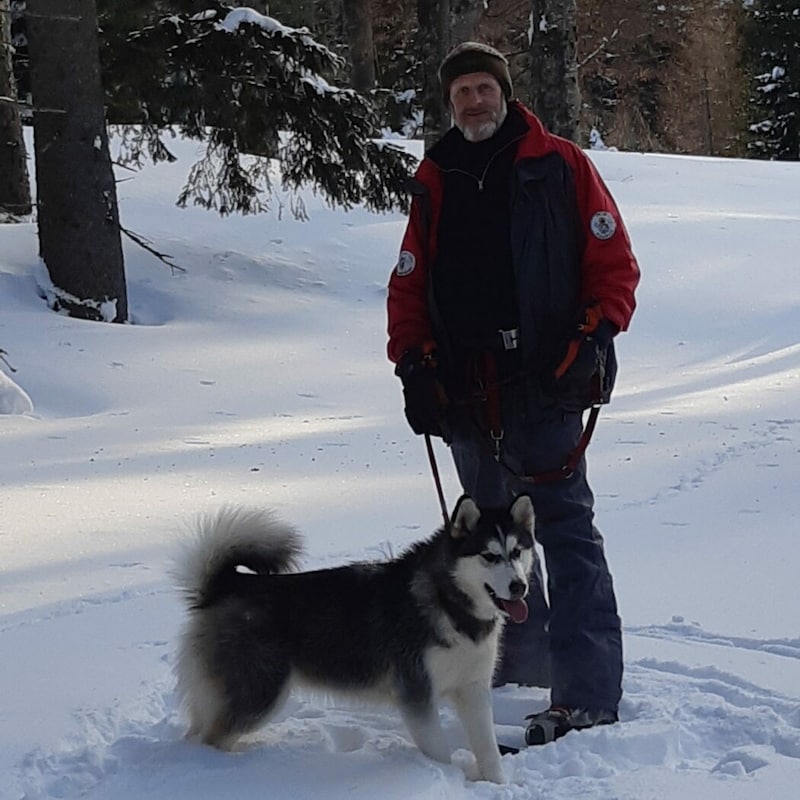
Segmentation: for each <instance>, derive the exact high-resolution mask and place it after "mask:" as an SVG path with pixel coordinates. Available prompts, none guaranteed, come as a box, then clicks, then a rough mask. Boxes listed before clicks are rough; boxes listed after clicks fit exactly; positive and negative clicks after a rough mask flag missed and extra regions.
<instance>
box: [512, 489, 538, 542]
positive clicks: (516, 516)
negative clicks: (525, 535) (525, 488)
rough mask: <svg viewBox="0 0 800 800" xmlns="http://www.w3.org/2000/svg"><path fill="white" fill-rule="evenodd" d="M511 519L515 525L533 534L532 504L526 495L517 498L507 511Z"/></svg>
mask: <svg viewBox="0 0 800 800" xmlns="http://www.w3.org/2000/svg"><path fill="white" fill-rule="evenodd" d="M508 513H509V514H511V519H512V520H513V521H514V524H515V525H519V526H521V527H523V528H525V529H526V530H529V531H530V532H531V533H533V503H532V502H531V499H530V497H528V495H526V494H523V495H521V496H520V497H518V498H517V499H516V500H515V501H514V502H513V503H512V504H511V508H510V509H509V512H508Z"/></svg>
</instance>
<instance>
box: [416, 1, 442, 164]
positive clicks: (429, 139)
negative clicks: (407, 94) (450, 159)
mask: <svg viewBox="0 0 800 800" xmlns="http://www.w3.org/2000/svg"><path fill="white" fill-rule="evenodd" d="M417 21H418V22H419V53H420V61H421V63H422V69H423V87H422V110H423V114H424V121H423V130H424V136H425V148H426V149H427V148H429V147H430V146H431V145H432V144H433V143H434V142H435V141H436V140H437V139H438V138H439V137H440V136H442V134H443V133H444V132H445V131H446V130H447V128H448V111H447V105H446V104H445V101H444V99H443V97H442V87H441V84H440V83H439V65H440V64H441V63H442V61H443V60H444V57H445V55H447V51H448V50H449V48H450V0H417Z"/></svg>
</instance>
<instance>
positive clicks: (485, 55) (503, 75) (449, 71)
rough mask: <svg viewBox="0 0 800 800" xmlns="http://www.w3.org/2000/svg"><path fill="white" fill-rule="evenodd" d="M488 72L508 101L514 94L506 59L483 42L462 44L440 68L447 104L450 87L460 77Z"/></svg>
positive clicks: (449, 54) (440, 78)
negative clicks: (472, 73)
mask: <svg viewBox="0 0 800 800" xmlns="http://www.w3.org/2000/svg"><path fill="white" fill-rule="evenodd" d="M470 72H488V73H489V74H490V75H492V76H493V77H495V78H496V79H497V82H498V83H499V84H500V88H501V89H502V90H503V94H504V95H505V98H506V100H510V99H511V96H512V95H513V94H514V88H513V86H512V85H511V74H510V73H509V71H508V61H506V57H505V56H504V55H503V54H502V53H501V52H500V51H499V50H495V49H494V47H490V46H489V45H488V44H483V43H482V42H462V43H461V44H460V45H458V46H457V47H454V48H453V49H452V50H451V51H450V52H449V53H448V54H447V56H445V59H444V61H442V65H441V66H440V67H439V81H440V82H441V84H442V93H443V95H444V102H445V104H447V103H449V102H450V86H451V84H452V83H453V81H454V80H455V79H456V78H458V77H459V76H460V75H467V74H468V73H470Z"/></svg>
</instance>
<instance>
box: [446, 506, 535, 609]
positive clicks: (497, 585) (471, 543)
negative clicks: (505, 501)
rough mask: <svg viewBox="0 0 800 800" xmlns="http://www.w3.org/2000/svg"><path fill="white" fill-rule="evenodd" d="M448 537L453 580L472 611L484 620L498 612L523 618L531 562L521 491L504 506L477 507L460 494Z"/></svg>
mask: <svg viewBox="0 0 800 800" xmlns="http://www.w3.org/2000/svg"><path fill="white" fill-rule="evenodd" d="M450 535H451V536H452V537H453V539H454V540H456V542H457V544H458V550H459V552H458V560H457V564H456V568H455V573H454V575H455V579H456V581H457V582H458V583H459V585H460V586H461V588H462V589H463V590H464V591H465V592H466V594H467V595H468V596H469V597H471V598H472V600H473V602H475V604H476V609H475V610H476V613H478V614H479V615H480V616H481V617H486V618H490V617H492V616H494V615H496V614H497V612H498V611H499V612H500V613H501V614H502V615H503V616H504V617H506V618H508V619H511V620H512V621H513V622H524V621H525V620H526V619H527V617H528V606H527V604H526V603H525V597H526V595H527V594H528V575H529V574H530V571H531V568H532V566H533V561H534V550H533V504H532V503H531V499H530V498H529V497H527V496H526V495H523V496H522V497H518V498H517V499H516V500H515V501H514V502H513V503H512V504H511V507H510V508H508V509H480V508H478V506H477V504H476V503H475V501H474V500H472V498H470V497H467V496H466V495H465V496H464V497H462V498H461V499H460V500H459V501H458V504H457V505H456V508H455V511H454V512H453V518H452V524H451V527H450Z"/></svg>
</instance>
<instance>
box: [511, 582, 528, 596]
mask: <svg viewBox="0 0 800 800" xmlns="http://www.w3.org/2000/svg"><path fill="white" fill-rule="evenodd" d="M527 592H528V585H527V584H526V583H525V581H511V583H509V584H508V593H509V595H510V596H511V599H512V600H518V599H519V598H520V597H525V595H526V594H527Z"/></svg>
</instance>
